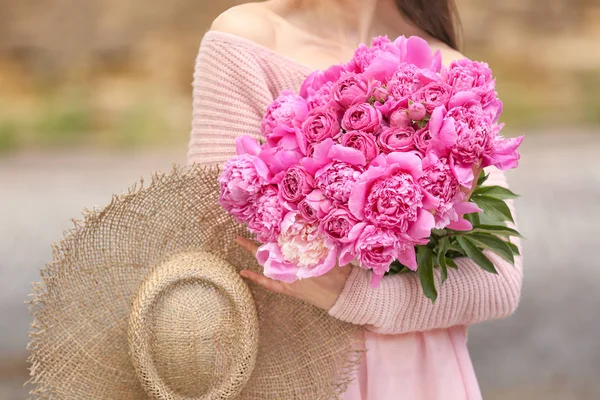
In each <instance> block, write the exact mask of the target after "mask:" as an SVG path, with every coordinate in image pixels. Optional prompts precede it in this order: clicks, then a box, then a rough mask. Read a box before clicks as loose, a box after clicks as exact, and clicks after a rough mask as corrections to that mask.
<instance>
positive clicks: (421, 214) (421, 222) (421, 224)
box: [408, 209, 435, 239]
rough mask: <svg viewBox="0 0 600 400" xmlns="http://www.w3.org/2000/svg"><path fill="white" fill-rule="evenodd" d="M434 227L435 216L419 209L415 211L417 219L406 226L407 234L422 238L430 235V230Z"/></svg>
mask: <svg viewBox="0 0 600 400" xmlns="http://www.w3.org/2000/svg"><path fill="white" fill-rule="evenodd" d="M434 227H435V218H434V217H433V214H432V213H430V212H429V211H425V210H423V209H420V210H419V211H418V212H417V220H416V221H415V222H413V223H412V224H411V226H410V227H409V228H408V234H409V236H410V237H411V238H414V239H423V238H428V237H429V236H431V230H432V229H433V228H434Z"/></svg>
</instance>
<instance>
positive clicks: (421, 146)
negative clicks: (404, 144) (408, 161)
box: [413, 126, 431, 154]
mask: <svg viewBox="0 0 600 400" xmlns="http://www.w3.org/2000/svg"><path fill="white" fill-rule="evenodd" d="M413 139H414V141H415V147H416V148H417V150H419V151H420V152H421V153H423V154H425V153H427V149H428V147H429V142H431V134H430V132H429V126H425V127H423V128H421V129H419V130H418V131H416V132H415V134H414V136H413Z"/></svg>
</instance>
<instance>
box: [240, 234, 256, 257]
mask: <svg viewBox="0 0 600 400" xmlns="http://www.w3.org/2000/svg"><path fill="white" fill-rule="evenodd" d="M235 242H236V243H237V244H239V245H240V246H242V248H243V249H244V250H246V251H247V252H248V253H250V254H252V255H256V251H257V250H258V245H257V244H256V243H254V242H253V241H252V240H249V239H246V238H244V237H241V236H239V237H237V238H236V239H235Z"/></svg>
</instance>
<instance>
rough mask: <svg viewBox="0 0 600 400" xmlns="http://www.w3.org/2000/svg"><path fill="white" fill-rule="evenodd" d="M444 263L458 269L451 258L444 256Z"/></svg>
mask: <svg viewBox="0 0 600 400" xmlns="http://www.w3.org/2000/svg"><path fill="white" fill-rule="evenodd" d="M446 264H447V265H448V266H449V267H450V268H454V269H458V265H456V263H455V262H454V260H453V259H451V258H448V257H446Z"/></svg>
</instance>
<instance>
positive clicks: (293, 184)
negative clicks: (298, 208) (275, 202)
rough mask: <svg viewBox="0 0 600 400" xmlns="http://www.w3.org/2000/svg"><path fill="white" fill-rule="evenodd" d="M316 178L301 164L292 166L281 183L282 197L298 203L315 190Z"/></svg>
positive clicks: (280, 192)
mask: <svg viewBox="0 0 600 400" xmlns="http://www.w3.org/2000/svg"><path fill="white" fill-rule="evenodd" d="M313 183H314V178H313V177H312V175H311V174H309V173H308V172H307V171H306V169H304V168H303V167H301V166H299V165H294V166H293V167H290V168H289V169H288V170H287V171H286V173H285V175H284V177H283V180H282V181H281V183H280V184H279V194H280V195H281V198H282V199H284V200H285V201H288V202H290V203H298V202H299V201H300V200H302V199H303V198H304V197H305V196H306V195H307V194H309V193H310V192H312V190H313Z"/></svg>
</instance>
